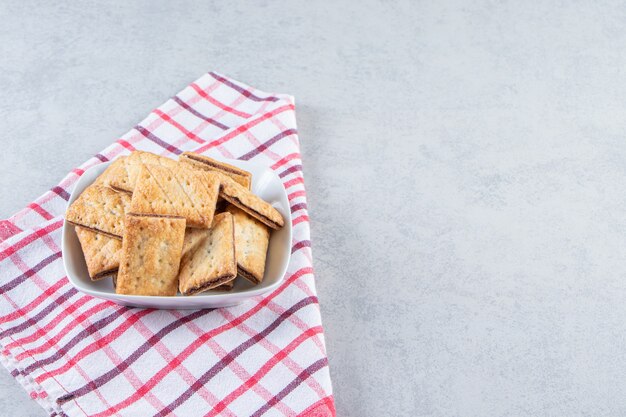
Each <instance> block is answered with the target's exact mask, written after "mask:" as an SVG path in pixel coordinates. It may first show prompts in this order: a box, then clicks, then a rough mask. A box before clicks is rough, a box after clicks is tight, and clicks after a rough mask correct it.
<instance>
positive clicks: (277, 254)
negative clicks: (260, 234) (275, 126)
mask: <svg viewBox="0 0 626 417" xmlns="http://www.w3.org/2000/svg"><path fill="white" fill-rule="evenodd" d="M227 162H228V163H229V164H232V165H235V166H238V167H240V168H242V169H245V170H247V171H249V172H251V173H252V191H253V192H254V193H255V194H257V195H258V196H259V197H261V198H262V199H263V200H265V201H267V202H269V203H270V204H272V205H273V206H274V207H275V208H276V209H277V210H278V211H279V212H280V213H281V214H282V215H283V217H284V219H285V226H284V227H282V228H281V229H280V230H272V233H271V235H270V242H269V248H268V253H267V258H266V263H265V276H264V278H263V282H262V283H261V284H259V285H252V284H250V283H249V282H248V281H246V280H245V279H243V278H241V277H238V278H237V281H236V284H235V286H234V288H233V289H232V290H231V291H228V292H208V293H202V294H198V295H195V296H191V297H190V296H182V295H181V294H178V295H177V296H176V297H146V296H127V295H119V294H115V290H114V288H113V283H112V280H111V279H110V278H105V279H102V280H99V281H92V280H91V279H90V278H89V273H88V272H87V265H86V264H85V259H84V256H83V252H82V249H81V247H80V242H79V240H78V237H77V236H76V232H75V231H74V226H73V225H71V224H70V223H68V222H67V221H66V222H65V223H64V225H63V242H62V251H63V262H64V264H65V269H66V272H67V276H68V279H69V280H70V282H71V283H72V284H73V285H74V286H75V287H76V288H77V289H79V290H80V291H83V292H85V293H87V294H91V295H93V296H96V297H100V298H105V299H110V300H113V301H115V302H121V303H122V304H128V305H143V304H145V303H142V302H141V301H149V303H150V304H151V306H159V304H158V299H163V300H168V301H174V300H172V299H173V298H176V301H175V304H178V305H179V306H180V303H185V302H188V303H189V304H190V305H193V306H195V307H198V306H200V305H202V303H204V302H208V303H209V304H207V306H211V305H212V304H216V305H218V304H223V303H227V302H229V301H233V300H242V299H245V298H249V297H253V296H256V295H260V294H263V293H265V292H267V291H270V290H271V289H273V288H275V287H277V286H278V285H280V283H281V282H282V280H283V278H284V275H285V272H286V271H287V266H288V265H289V259H290V257H291V212H290V210H289V201H288V199H287V193H286V191H285V188H284V187H283V184H282V181H281V180H280V178H278V176H277V175H276V174H275V173H274V171H272V170H271V169H269V168H267V167H264V166H261V165H258V164H255V163H252V162H247V161H238V160H228V161H227ZM109 164H110V162H108V163H103V164H99V165H96V166H94V167H92V168H90V169H88V170H87V171H85V173H84V174H83V175H82V176H81V177H80V179H79V180H78V181H77V182H76V186H75V188H74V191H73V192H72V195H71V196H70V199H69V202H68V205H69V204H71V203H72V202H73V201H74V200H76V198H78V196H79V195H80V194H81V193H82V192H83V190H85V188H87V187H88V186H89V185H91V184H92V183H93V182H94V181H95V179H96V178H97V177H98V176H99V175H100V174H101V173H102V172H103V171H104V170H105V169H106V167H107V166H108V165H109ZM175 307H176V306H175Z"/></svg>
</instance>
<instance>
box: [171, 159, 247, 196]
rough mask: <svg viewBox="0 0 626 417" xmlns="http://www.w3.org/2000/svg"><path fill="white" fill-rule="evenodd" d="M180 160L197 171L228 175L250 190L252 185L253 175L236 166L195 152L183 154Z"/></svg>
mask: <svg viewBox="0 0 626 417" xmlns="http://www.w3.org/2000/svg"><path fill="white" fill-rule="evenodd" d="M178 160H179V161H180V162H181V163H183V164H186V165H189V166H191V167H193V168H196V169H203V170H206V171H216V172H219V173H222V174H224V175H227V176H229V177H230V178H232V179H233V180H235V181H236V182H237V183H239V184H241V185H242V186H243V187H245V188H247V189H248V190H249V189H250V186H251V185H252V174H251V173H249V172H248V171H246V170H243V169H241V168H237V167H236V166H234V165H230V164H227V163H225V162H222V161H218V160H216V159H213V158H209V157H208V156H204V155H200V154H197V153H194V152H183V153H182V154H181V155H180V156H179V157H178Z"/></svg>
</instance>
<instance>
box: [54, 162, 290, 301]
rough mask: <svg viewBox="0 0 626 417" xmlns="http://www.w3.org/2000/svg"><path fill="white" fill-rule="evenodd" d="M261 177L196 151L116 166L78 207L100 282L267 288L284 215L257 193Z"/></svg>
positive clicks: (143, 289) (141, 287)
mask: <svg viewBox="0 0 626 417" xmlns="http://www.w3.org/2000/svg"><path fill="white" fill-rule="evenodd" d="M251 183H252V174H250V173H249V172H247V171H244V170H242V169H239V168H237V167H235V166H232V165H229V164H225V163H223V162H221V161H217V160H214V159H211V158H208V157H206V156H203V155H199V154H195V153H192V152H185V153H183V154H182V155H180V157H179V160H178V161H175V160H173V159H169V158H166V157H163V156H159V155H155V154H152V153H149V152H140V151H137V152H133V153H132V154H130V155H129V156H124V157H121V158H119V159H117V160H115V161H114V162H113V163H112V164H111V165H110V166H109V167H108V168H107V169H106V170H105V171H104V172H103V173H102V175H100V176H99V177H98V179H97V180H96V181H95V182H94V183H93V184H92V185H91V186H89V187H88V188H87V189H86V190H85V191H83V193H82V194H81V195H80V196H79V197H78V199H76V201H74V202H73V203H72V204H71V206H70V207H69V208H68V210H67V213H66V216H65V218H66V220H67V221H68V222H70V223H72V224H73V225H75V226H76V227H75V229H76V234H77V235H78V239H79V240H80V244H81V247H82V249H83V254H84V255H85V262H86V264H87V269H88V271H89V276H90V277H91V279H92V280H98V279H102V278H104V277H109V276H110V277H112V278H113V283H114V285H115V291H116V293H118V294H129V295H153V296H174V295H176V294H177V292H178V291H180V293H181V294H183V295H192V294H197V293H201V292H204V291H229V290H231V289H232V288H233V285H234V283H235V279H236V278H237V276H241V277H243V278H245V279H246V280H248V281H250V282H252V283H253V284H259V283H261V282H262V281H263V275H264V271H265V257H266V254H267V248H268V245H269V239H270V229H279V228H281V227H282V226H283V225H284V220H283V217H282V215H281V214H280V213H279V212H278V211H277V210H276V209H275V208H274V207H272V206H271V205H270V204H269V203H267V202H266V201H263V200H262V199H261V198H259V197H258V196H256V195H255V194H253V193H252V192H251V191H250V186H251Z"/></svg>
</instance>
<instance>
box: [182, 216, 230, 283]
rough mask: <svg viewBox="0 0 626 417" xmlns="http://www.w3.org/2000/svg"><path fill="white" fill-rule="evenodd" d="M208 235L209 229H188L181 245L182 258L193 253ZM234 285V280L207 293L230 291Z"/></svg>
mask: <svg viewBox="0 0 626 417" xmlns="http://www.w3.org/2000/svg"><path fill="white" fill-rule="evenodd" d="M209 234H210V230H209V229H196V228H193V227H188V228H187V230H186V231H185V241H184V243H183V253H182V258H185V256H187V254H189V253H191V252H193V251H195V250H196V249H197V247H198V245H199V244H200V243H201V242H202V241H203V240H204V239H205V238H206V237H207V236H208V235H209ZM234 285H235V280H232V281H229V282H226V283H224V284H222V285H220V286H219V287H215V288H211V289H210V290H209V291H230V290H232V289H233V286H234Z"/></svg>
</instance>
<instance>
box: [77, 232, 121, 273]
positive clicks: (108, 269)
mask: <svg viewBox="0 0 626 417" xmlns="http://www.w3.org/2000/svg"><path fill="white" fill-rule="evenodd" d="M76 235H77V236H78V240H79V241H80V246H81V247H82V248H83V254H84V255H85V263H86V264H87V270H88V271H89V277H90V278H91V279H92V280H93V281H95V280H98V279H101V278H104V277H106V276H109V275H111V274H115V273H116V272H117V270H118V268H119V266H120V252H121V251H122V241H121V240H119V239H115V238H112V237H109V236H107V235H103V234H102V233H98V232H94V231H93V230H90V229H85V228H84V227H80V226H76Z"/></svg>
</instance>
